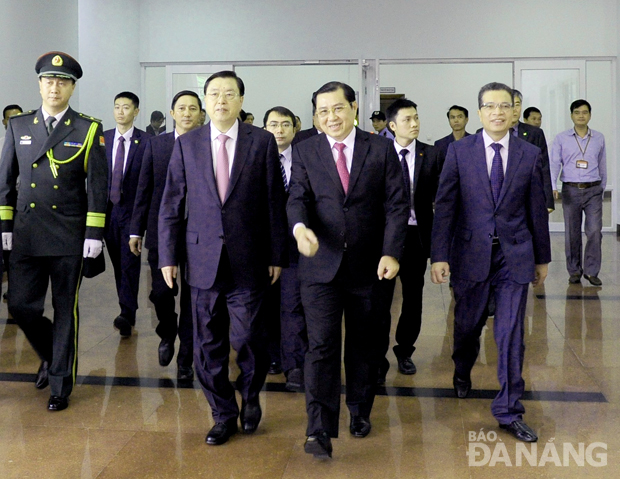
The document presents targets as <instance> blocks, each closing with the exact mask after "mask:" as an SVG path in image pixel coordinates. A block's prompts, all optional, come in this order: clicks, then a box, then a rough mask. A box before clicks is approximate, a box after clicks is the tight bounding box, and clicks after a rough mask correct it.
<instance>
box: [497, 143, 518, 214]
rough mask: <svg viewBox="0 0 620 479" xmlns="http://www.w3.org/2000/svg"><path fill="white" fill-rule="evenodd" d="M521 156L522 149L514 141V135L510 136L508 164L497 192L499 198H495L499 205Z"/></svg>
mask: <svg viewBox="0 0 620 479" xmlns="http://www.w3.org/2000/svg"><path fill="white" fill-rule="evenodd" d="M522 156H523V150H522V149H521V148H520V146H519V142H518V141H515V139H514V137H512V136H511V137H510V140H509V143H508V164H507V165H506V174H505V175H504V182H503V183H502V189H501V191H500V192H499V198H498V199H497V204H498V205H499V204H500V203H501V202H502V200H503V199H504V196H505V195H506V191H508V188H509V187H510V183H511V182H512V180H513V178H514V177H515V172H516V171H517V169H518V168H519V163H520V162H521V157H522Z"/></svg>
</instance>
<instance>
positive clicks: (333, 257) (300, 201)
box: [287, 129, 409, 285]
mask: <svg viewBox="0 0 620 479" xmlns="http://www.w3.org/2000/svg"><path fill="white" fill-rule="evenodd" d="M291 177H292V178H291V188H290V197H289V200H288V203H287V213H288V218H289V226H290V227H291V228H293V226H294V225H295V224H297V223H303V224H304V225H306V226H307V227H308V228H310V229H312V230H313V231H314V233H315V234H316V236H317V238H318V240H319V249H318V251H317V254H316V255H315V256H314V257H312V258H307V257H305V256H301V257H300V259H299V278H300V279H301V280H302V281H310V282H317V283H328V282H330V281H332V280H333V279H334V278H335V276H336V273H337V272H338V270H339V268H340V265H341V263H342V259H343V256H344V251H345V250H346V252H347V266H348V270H347V280H348V281H351V283H355V284H364V285H367V284H372V282H373V281H376V279H377V266H378V265H379V260H380V258H381V257H382V256H385V255H388V256H393V257H395V258H396V259H400V257H401V255H402V253H403V249H404V243H405V235H406V228H407V219H408V216H409V206H408V205H407V199H406V196H405V185H404V181H403V176H402V169H401V166H400V162H399V160H398V157H397V155H396V151H395V150H394V143H393V141H391V140H388V139H387V138H384V137H382V136H379V135H371V134H370V133H367V132H365V131H362V130H360V129H357V130H356V136H355V146H354V148H353V162H352V165H351V173H350V179H349V191H348V193H347V194H346V195H345V193H344V189H343V188H342V183H341V182H340V177H339V176H338V170H337V169H336V163H335V162H334V157H333V154H332V151H331V149H330V147H329V141H328V140H327V137H326V136H325V135H317V136H314V137H313V138H310V139H308V140H306V141H304V142H303V143H299V144H298V145H296V146H295V148H293V167H292V174H291Z"/></svg>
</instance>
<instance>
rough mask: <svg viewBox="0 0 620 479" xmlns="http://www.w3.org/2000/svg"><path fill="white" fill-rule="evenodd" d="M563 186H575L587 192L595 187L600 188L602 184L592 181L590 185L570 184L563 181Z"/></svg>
mask: <svg viewBox="0 0 620 479" xmlns="http://www.w3.org/2000/svg"><path fill="white" fill-rule="evenodd" d="M562 184H563V185H568V186H574V187H575V188H579V189H580V190H585V189H586V188H592V187H593V186H598V185H600V184H601V182H600V181H592V182H590V183H570V182H568V181H563V182H562Z"/></svg>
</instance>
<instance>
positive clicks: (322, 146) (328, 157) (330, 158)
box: [317, 135, 351, 198]
mask: <svg viewBox="0 0 620 479" xmlns="http://www.w3.org/2000/svg"><path fill="white" fill-rule="evenodd" d="M317 150H318V151H317V157H318V158H319V161H320V162H321V163H323V166H324V167H325V169H326V170H327V174H328V175H329V177H330V178H331V179H332V181H333V182H334V183H335V185H336V187H337V188H338V189H339V191H340V192H341V193H342V197H343V198H344V188H343V187H342V182H341V181H340V175H339V174H338V169H337V168H336V162H335V161H334V155H333V153H332V150H331V148H330V147H329V140H328V139H327V136H325V135H322V136H321V139H320V141H319V143H318V146H317ZM350 186H351V181H350V179H349V187H350Z"/></svg>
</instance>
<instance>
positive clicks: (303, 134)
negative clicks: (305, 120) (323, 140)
mask: <svg viewBox="0 0 620 479" xmlns="http://www.w3.org/2000/svg"><path fill="white" fill-rule="evenodd" d="M318 134H319V131H318V130H317V129H316V128H315V127H312V128H308V129H307V130H301V131H300V132H299V133H297V134H296V135H295V137H294V138H293V141H292V142H291V144H292V145H296V144H297V143H299V142H300V141H304V140H307V139H308V138H312V137H313V136H316V135H318Z"/></svg>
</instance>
